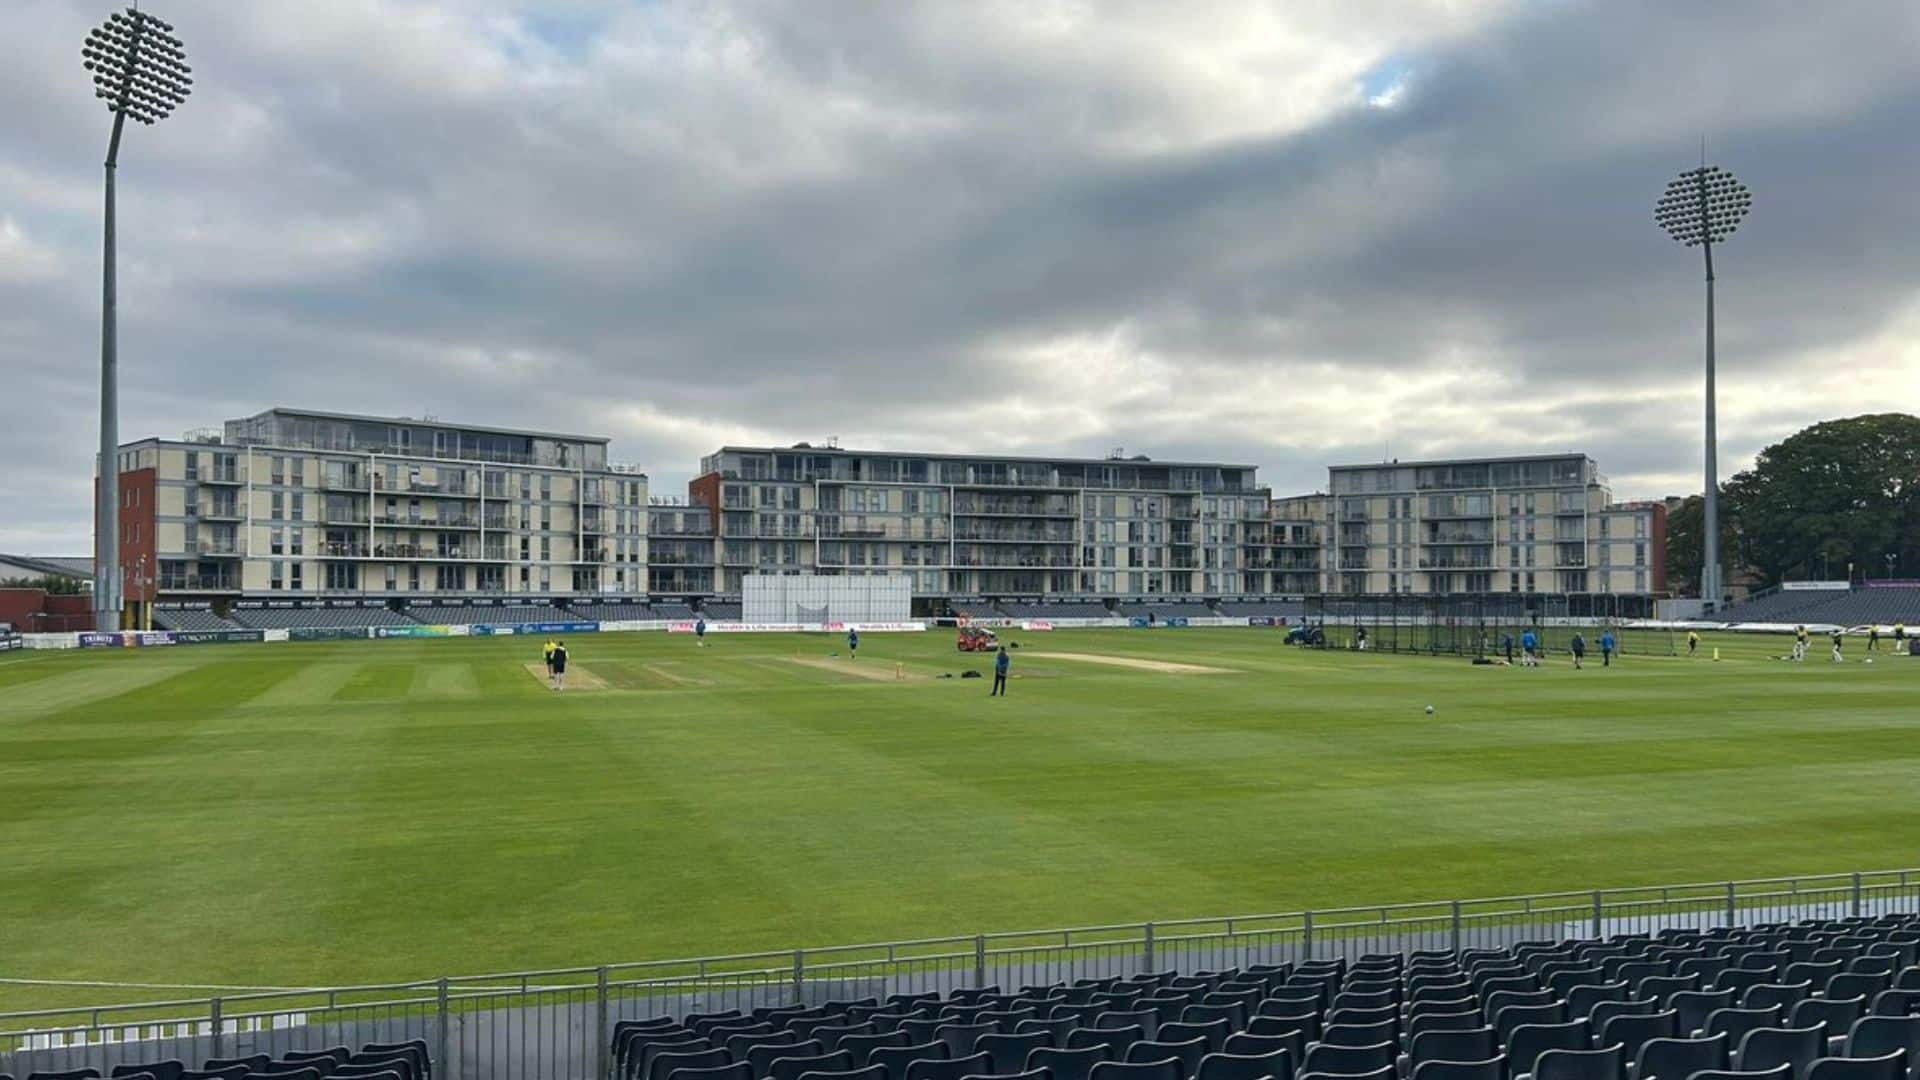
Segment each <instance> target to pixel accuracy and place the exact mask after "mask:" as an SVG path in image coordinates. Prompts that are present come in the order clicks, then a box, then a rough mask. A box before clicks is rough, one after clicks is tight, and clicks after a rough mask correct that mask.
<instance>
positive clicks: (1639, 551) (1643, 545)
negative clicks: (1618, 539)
mask: <svg viewBox="0 0 1920 1080" xmlns="http://www.w3.org/2000/svg"><path fill="white" fill-rule="evenodd" d="M1633 565H1635V566H1645V565H1647V542H1646V541H1645V540H1635V541H1634V542H1633Z"/></svg>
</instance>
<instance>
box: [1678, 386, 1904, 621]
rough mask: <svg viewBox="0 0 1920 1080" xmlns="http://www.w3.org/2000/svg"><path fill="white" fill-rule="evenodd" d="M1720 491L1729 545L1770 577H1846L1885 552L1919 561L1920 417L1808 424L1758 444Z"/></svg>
mask: <svg viewBox="0 0 1920 1080" xmlns="http://www.w3.org/2000/svg"><path fill="white" fill-rule="evenodd" d="M1726 492H1727V498H1726V499H1725V500H1723V505H1730V507H1731V509H1732V510H1733V513H1732V514H1731V515H1726V516H1727V517H1732V518H1734V519H1735V520H1734V521H1733V522H1730V524H1734V525H1735V531H1736V532H1737V534H1738V537H1739V542H1738V547H1737V548H1734V549H1729V550H1737V551H1738V553H1739V557H1740V558H1741V559H1742V560H1743V561H1744V562H1745V563H1747V564H1749V565H1751V566H1752V567H1754V568H1755V569H1756V570H1757V571H1759V573H1760V574H1761V576H1762V577H1763V578H1764V579H1765V580H1766V581H1767V583H1769V584H1777V583H1778V582H1781V581H1784V580H1788V579H1793V578H1799V579H1805V578H1823V577H1829V576H1832V577H1843V576H1846V574H1847V567H1848V565H1849V564H1851V565H1852V566H1854V567H1855V568H1856V570H1857V572H1859V573H1861V574H1862V575H1866V574H1884V573H1885V572H1886V556H1887V555H1888V554H1894V555H1896V556H1898V564H1899V566H1900V567H1901V568H1903V569H1904V570H1905V571H1907V572H1909V573H1911V572H1913V571H1915V570H1916V569H1920V417H1914V416H1909V415H1907V414H1905V413H1880V414H1877V415H1872V416H1855V417H1850V418H1847V419H1844V420H1828V421H1826V422H1824V423H1819V424H1815V425H1813V426H1812V427H1810V428H1807V429H1805V430H1803V431H1800V432H1798V433H1796V434H1794V435H1791V436H1789V437H1788V438H1786V439H1785V440H1783V441H1781V442H1779V443H1776V444H1774V445H1772V446H1769V447H1767V448H1766V449H1765V450H1762V451H1761V452H1760V454H1759V456H1758V457H1757V458H1755V459H1754V464H1753V468H1751V469H1748V470H1746V471H1745V472H1742V473H1740V474H1739V475H1737V476H1735V477H1734V478H1733V479H1732V480H1731V481H1729V482H1728V483H1727V486H1726ZM1695 531H1696V532H1697V531H1698V529H1697V527H1696V529H1695ZM1668 535H1669V537H1671V536H1672V529H1671V526H1670V527H1669V533H1668ZM1669 552H1670V556H1669V557H1670V559H1671V558H1672V557H1673V556H1672V554H1671V552H1672V546H1671V543H1670V544H1669ZM1698 561H1699V560H1698V556H1697V554H1696V556H1695V558H1694V562H1695V563H1696V564H1697V563H1698ZM1669 565H1670V566H1671V565H1672V564H1671V562H1670V563H1669Z"/></svg>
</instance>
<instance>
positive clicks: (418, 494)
mask: <svg viewBox="0 0 1920 1080" xmlns="http://www.w3.org/2000/svg"><path fill="white" fill-rule="evenodd" d="M118 465H119V470H120V502H121V507H120V522H121V540H120V557H121V565H122V567H123V568H124V569H123V573H124V574H125V583H126V592H125V595H126V597H127V599H128V600H129V602H131V603H150V602H153V601H155V600H223V599H232V598H239V597H243V596H244V597H248V598H266V599H274V598H282V599H298V598H306V597H323V596H340V597H369V598H371V597H395V598H408V597H425V596H438V597H458V596H497V595H503V594H526V595H544V596H569V595H597V594H602V593H615V594H629V595H631V594H643V593H645V592H646V591H647V589H648V584H649V583H648V577H647V569H648V558H647V536H648V531H649V512H648V497H647V496H648V493H647V478H646V476H645V475H644V474H641V473H640V472H638V471H637V470H633V469H628V468H623V467H621V466H617V465H612V464H610V463H609V462H608V461H607V440H606V439H604V438H595V437H590V436H582V435H563V434H557V433H552V432H533V431H515V430H511V429H505V428H487V427H475V426H470V425H458V424H444V423H439V422H437V421H431V420H415V419H409V418H403V417H374V416H355V415H348V414H341V413H321V412H307V411H302V410H295V409H272V410H269V411H267V412H263V413H260V414H259V415H257V416H250V417H246V418H244V419H240V420H229V421H227V423H226V425H225V428H224V430H223V431H222V432H219V433H214V432H211V431H205V432H197V433H194V434H192V435H190V436H189V437H186V438H183V439H180V440H165V439H146V440H142V441H140V442H135V443H129V444H126V445H124V446H122V447H121V450H120V455H119V462H118Z"/></svg>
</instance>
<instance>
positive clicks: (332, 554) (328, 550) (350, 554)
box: [319, 542, 370, 559]
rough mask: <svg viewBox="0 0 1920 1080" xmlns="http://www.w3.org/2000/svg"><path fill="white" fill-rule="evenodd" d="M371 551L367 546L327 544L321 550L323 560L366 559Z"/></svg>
mask: <svg viewBox="0 0 1920 1080" xmlns="http://www.w3.org/2000/svg"><path fill="white" fill-rule="evenodd" d="M369 550H370V549H369V548H368V547H367V545H365V544H342V543H338V542H335V543H325V544H321V545H320V548H319V554H320V557H321V558H323V559H364V558H367V554H368V551H369Z"/></svg>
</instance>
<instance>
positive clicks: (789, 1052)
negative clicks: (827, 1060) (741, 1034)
mask: <svg viewBox="0 0 1920 1080" xmlns="http://www.w3.org/2000/svg"><path fill="white" fill-rule="evenodd" d="M826 1052H827V1047H826V1044H824V1043H822V1042H821V1041H820V1040H818V1039H806V1040H804V1041H801V1042H790V1043H766V1044H763V1045H760V1046H756V1047H754V1048H753V1049H751V1050H748V1051H747V1063H748V1064H749V1065H752V1066H753V1074H754V1075H755V1076H771V1075H772V1074H773V1063H774V1062H776V1061H778V1060H780V1059H781V1058H810V1057H819V1056H820V1055H821V1054H824V1053H826Z"/></svg>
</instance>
